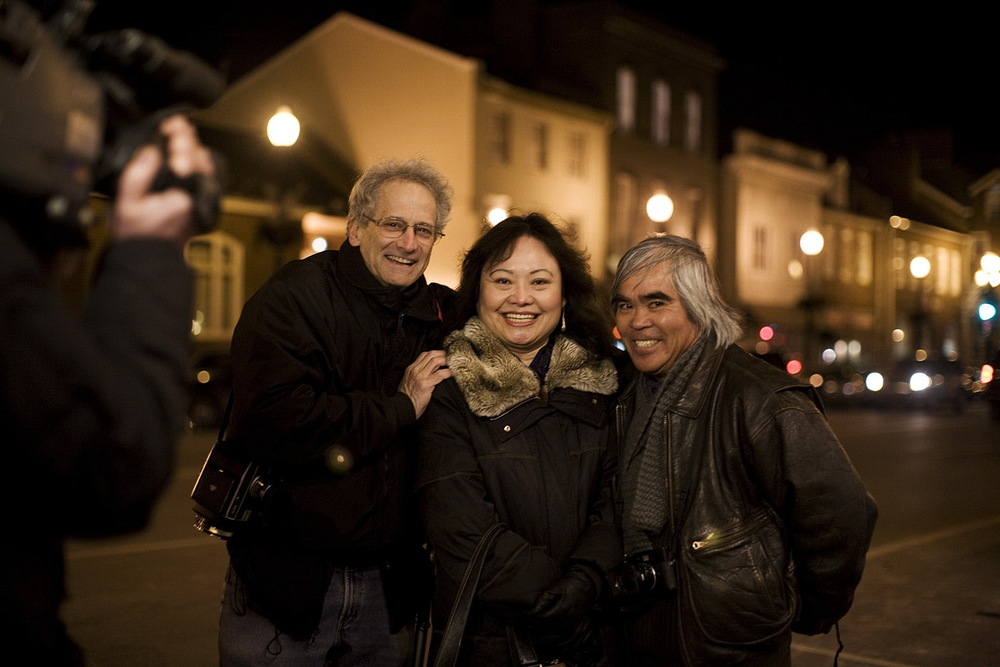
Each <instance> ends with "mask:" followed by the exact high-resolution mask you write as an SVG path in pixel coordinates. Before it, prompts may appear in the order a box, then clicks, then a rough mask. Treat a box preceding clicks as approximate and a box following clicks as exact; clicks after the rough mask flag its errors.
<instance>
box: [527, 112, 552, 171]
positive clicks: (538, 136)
mask: <svg viewBox="0 0 1000 667" xmlns="http://www.w3.org/2000/svg"><path fill="white" fill-rule="evenodd" d="M531 144H532V148H533V155H534V159H533V160H532V161H533V163H534V165H535V167H537V168H538V169H545V168H546V167H547V166H548V164H549V126H548V125H546V124H545V123H543V122H541V121H538V122H537V123H534V124H533V125H532V126H531Z"/></svg>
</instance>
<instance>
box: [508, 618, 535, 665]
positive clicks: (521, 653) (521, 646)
mask: <svg viewBox="0 0 1000 667" xmlns="http://www.w3.org/2000/svg"><path fill="white" fill-rule="evenodd" d="M507 644H508V645H509V646H510V657H511V660H513V664H515V665H518V667H542V666H543V663H542V661H541V660H539V659H538V654H537V653H535V645H534V643H533V642H532V641H531V637H528V636H527V635H525V634H524V633H523V631H522V630H521V629H520V628H516V627H514V626H513V625H508V626H507Z"/></svg>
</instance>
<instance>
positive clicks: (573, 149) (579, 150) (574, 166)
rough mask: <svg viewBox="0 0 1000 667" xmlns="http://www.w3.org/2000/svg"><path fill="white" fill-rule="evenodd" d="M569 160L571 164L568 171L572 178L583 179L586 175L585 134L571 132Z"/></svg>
mask: <svg viewBox="0 0 1000 667" xmlns="http://www.w3.org/2000/svg"><path fill="white" fill-rule="evenodd" d="M567 159H568V162H569V164H568V169H567V170H568V171H569V175H570V176H577V177H580V178H582V177H583V176H585V175H586V171H585V165H586V163H587V137H586V135H584V133H583V132H570V134H569V155H568V158H567Z"/></svg>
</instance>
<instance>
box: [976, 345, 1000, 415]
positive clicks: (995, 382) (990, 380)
mask: <svg viewBox="0 0 1000 667" xmlns="http://www.w3.org/2000/svg"><path fill="white" fill-rule="evenodd" d="M998 366H1000V354H998V355H997V356H996V357H995V358H994V359H993V361H992V362H990V363H988V364H984V365H983V367H982V371H981V373H980V377H979V381H980V386H981V389H982V395H983V398H985V399H986V404H987V405H989V408H990V419H992V420H993V423H995V424H1000V377H998V370H997V367H998Z"/></svg>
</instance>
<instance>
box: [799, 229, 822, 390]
mask: <svg viewBox="0 0 1000 667" xmlns="http://www.w3.org/2000/svg"><path fill="white" fill-rule="evenodd" d="M824 245H825V240H824V239H823V234H822V233H821V232H820V231H819V230H816V229H807V230H806V231H805V232H803V234H802V236H800V237H799V249H800V250H802V253H803V254H804V255H806V258H805V262H804V263H803V264H804V265H803V268H802V270H803V273H804V274H805V281H806V289H805V296H804V297H803V299H802V301H801V302H799V305H800V306H801V307H802V310H803V311H805V316H806V331H805V345H804V346H803V348H804V350H805V354H804V356H805V360H806V364H807V366H808V365H811V364H812V363H813V362H814V361H815V359H814V356H815V349H814V347H813V343H814V339H815V337H816V311H817V310H818V309H819V306H820V304H821V299H820V297H819V295H818V294H817V290H816V267H815V266H814V264H815V263H816V259H815V258H816V256H817V255H819V254H820V253H821V252H823V246H824ZM807 370H808V367H807Z"/></svg>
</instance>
